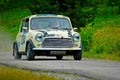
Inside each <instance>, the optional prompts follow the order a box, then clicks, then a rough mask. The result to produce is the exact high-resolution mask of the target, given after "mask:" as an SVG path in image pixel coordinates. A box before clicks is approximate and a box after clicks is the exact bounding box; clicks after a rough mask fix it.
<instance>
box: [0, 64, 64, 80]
mask: <svg viewBox="0 0 120 80" xmlns="http://www.w3.org/2000/svg"><path fill="white" fill-rule="evenodd" d="M0 80H61V78H59V79H58V78H56V77H53V76H48V75H46V74H42V73H35V72H32V71H30V70H22V69H16V68H12V67H5V66H0ZM62 80H63V79H62Z"/></svg>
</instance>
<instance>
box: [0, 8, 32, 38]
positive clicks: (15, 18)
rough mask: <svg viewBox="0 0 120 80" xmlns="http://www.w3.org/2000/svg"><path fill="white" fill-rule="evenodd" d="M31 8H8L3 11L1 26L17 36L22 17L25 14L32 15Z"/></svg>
mask: <svg viewBox="0 0 120 80" xmlns="http://www.w3.org/2000/svg"><path fill="white" fill-rule="evenodd" d="M30 14H31V13H30V11H29V9H27V8H25V9H23V8H15V9H11V10H7V11H4V12H1V13H0V15H1V22H0V25H1V26H0V27H3V28H5V30H7V31H8V32H10V33H12V35H13V36H14V38H15V36H16V34H17V32H18V29H19V26H20V22H21V19H22V18H23V17H25V16H28V15H30Z"/></svg>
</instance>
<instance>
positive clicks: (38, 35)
mask: <svg viewBox="0 0 120 80" xmlns="http://www.w3.org/2000/svg"><path fill="white" fill-rule="evenodd" d="M36 40H37V41H41V40H42V34H40V33H38V34H37V35H36Z"/></svg>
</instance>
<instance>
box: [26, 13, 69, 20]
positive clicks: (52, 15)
mask: <svg viewBox="0 0 120 80" xmlns="http://www.w3.org/2000/svg"><path fill="white" fill-rule="evenodd" d="M35 17H61V18H63V17H64V18H68V17H67V16H64V15H57V14H36V15H30V16H27V17H25V18H24V19H26V18H35Z"/></svg>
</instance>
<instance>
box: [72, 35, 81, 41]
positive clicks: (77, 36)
mask: <svg viewBox="0 0 120 80" xmlns="http://www.w3.org/2000/svg"><path fill="white" fill-rule="evenodd" d="M73 39H74V41H79V39H80V35H79V34H78V33H75V34H74V35H73Z"/></svg>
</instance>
